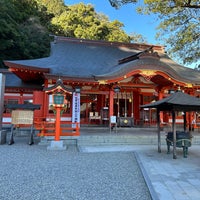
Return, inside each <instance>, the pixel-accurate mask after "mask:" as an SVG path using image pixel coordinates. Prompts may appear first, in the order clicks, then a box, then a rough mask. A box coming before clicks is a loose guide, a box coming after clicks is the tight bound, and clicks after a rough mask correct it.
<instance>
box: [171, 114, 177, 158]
mask: <svg viewBox="0 0 200 200" xmlns="http://www.w3.org/2000/svg"><path fill="white" fill-rule="evenodd" d="M172 129H173V159H176V158H177V156H176V117H175V111H174V110H172Z"/></svg>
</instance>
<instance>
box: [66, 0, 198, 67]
mask: <svg viewBox="0 0 200 200" xmlns="http://www.w3.org/2000/svg"><path fill="white" fill-rule="evenodd" d="M64 1H65V3H66V5H72V4H77V3H80V2H83V3H85V4H92V5H94V8H95V11H96V12H98V13H103V14H105V15H106V16H108V17H109V19H110V20H111V21H113V20H115V19H117V20H118V21H120V22H122V23H123V24H124V28H123V29H124V31H125V32H126V33H127V34H130V33H133V32H134V33H138V34H141V35H143V37H145V38H146V40H147V42H148V43H149V44H154V45H156V44H160V45H165V44H163V43H161V41H158V40H156V39H155V35H156V32H157V30H156V27H157V26H158V25H159V21H158V18H157V17H156V16H155V15H141V14H137V12H136V6H138V5H139V4H142V3H137V5H135V4H126V5H123V6H122V7H120V8H119V9H115V8H113V7H112V6H111V5H110V2H109V0H64ZM139 2H141V1H139ZM174 60H175V61H176V62H178V60H176V59H174ZM198 64H200V62H198ZM195 66H196V63H193V64H191V65H188V66H187V67H191V68H194V67H195Z"/></svg>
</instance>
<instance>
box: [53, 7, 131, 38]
mask: <svg viewBox="0 0 200 200" xmlns="http://www.w3.org/2000/svg"><path fill="white" fill-rule="evenodd" d="M52 24H53V25H55V27H58V29H56V30H54V31H55V32H54V33H55V34H60V35H64V36H67V37H76V38H83V39H93V40H107V41H118V42H130V38H129V36H128V35H127V34H126V33H125V32H124V31H123V30H122V27H123V26H124V25H123V24H122V23H121V22H119V21H117V20H115V21H113V22H110V21H109V19H108V18H107V17H106V16H105V15H103V14H98V13H96V12H95V10H94V7H93V6H92V5H90V4H88V5H85V4H83V3H79V4H75V5H72V6H68V8H67V9H66V10H65V12H63V13H62V14H61V15H59V16H55V17H54V18H53V20H52Z"/></svg>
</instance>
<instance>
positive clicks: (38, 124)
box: [34, 119, 80, 137]
mask: <svg viewBox="0 0 200 200" xmlns="http://www.w3.org/2000/svg"><path fill="white" fill-rule="evenodd" d="M34 128H35V129H36V130H39V133H38V136H40V137H43V136H55V121H44V120H42V119H36V120H34ZM79 135H80V124H79V123H77V122H75V123H73V122H61V133H60V136H79Z"/></svg>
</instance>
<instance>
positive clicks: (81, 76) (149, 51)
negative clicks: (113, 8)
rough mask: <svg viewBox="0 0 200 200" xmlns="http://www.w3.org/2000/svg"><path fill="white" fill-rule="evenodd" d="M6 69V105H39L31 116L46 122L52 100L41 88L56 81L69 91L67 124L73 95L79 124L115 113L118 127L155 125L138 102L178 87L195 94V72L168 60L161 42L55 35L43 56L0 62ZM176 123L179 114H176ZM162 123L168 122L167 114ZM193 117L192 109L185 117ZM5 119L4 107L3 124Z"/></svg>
mask: <svg viewBox="0 0 200 200" xmlns="http://www.w3.org/2000/svg"><path fill="white" fill-rule="evenodd" d="M4 64H5V65H6V66H7V67H8V70H7V69H1V71H0V73H2V74H4V75H5V77H6V84H5V94H4V102H5V105H6V104H26V103H27V104H28V103H33V104H40V105H41V107H40V110H35V111H34V120H39V119H42V120H43V121H44V120H45V121H52V120H53V119H54V118H55V113H54V110H53V107H52V104H53V102H52V101H53V100H52V99H53V98H52V95H51V94H47V93H46V92H45V88H49V87H52V86H54V85H55V84H57V81H58V80H60V82H61V84H63V85H64V87H65V88H67V90H68V91H69V93H67V94H66V97H65V106H64V108H63V110H62V116H61V121H62V122H63V123H65V122H66V123H67V122H71V121H72V117H73V106H74V105H73V104H74V101H73V94H74V93H75V94H76V93H77V94H79V96H80V99H79V100H80V110H79V114H80V119H78V122H80V125H83V124H88V125H90V124H91V125H108V124H110V119H111V116H116V119H117V125H118V126H120V127H134V126H143V125H145V124H148V125H149V126H153V125H155V124H156V112H155V109H142V108H140V106H141V105H144V104H147V103H151V102H153V101H157V100H160V99H162V98H165V97H167V96H168V95H170V93H171V92H174V91H176V90H178V89H179V90H182V91H183V92H185V93H188V94H190V95H192V96H196V97H199V96H200V72H199V71H197V70H194V69H191V68H187V67H184V66H181V65H179V64H177V63H176V62H174V61H173V60H172V59H171V58H170V57H169V56H168V55H167V53H166V52H165V49H164V47H163V46H159V45H149V44H132V43H119V42H105V41H94V40H84V39H75V38H66V37H59V36H56V37H55V38H54V41H53V42H52V44H51V55H50V56H49V57H45V58H40V59H32V60H14V61H13V60H12V61H10V60H9V61H8V60H6V61H4ZM177 115H178V119H177V122H178V123H182V120H183V119H182V114H181V113H177ZM160 117H161V122H162V123H170V122H171V117H170V115H169V114H168V113H167V112H163V113H162V114H161V116H160ZM193 119H195V120H197V119H198V113H192V114H191V117H190V120H193ZM10 122H11V113H10V110H9V109H5V110H4V114H3V123H10Z"/></svg>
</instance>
